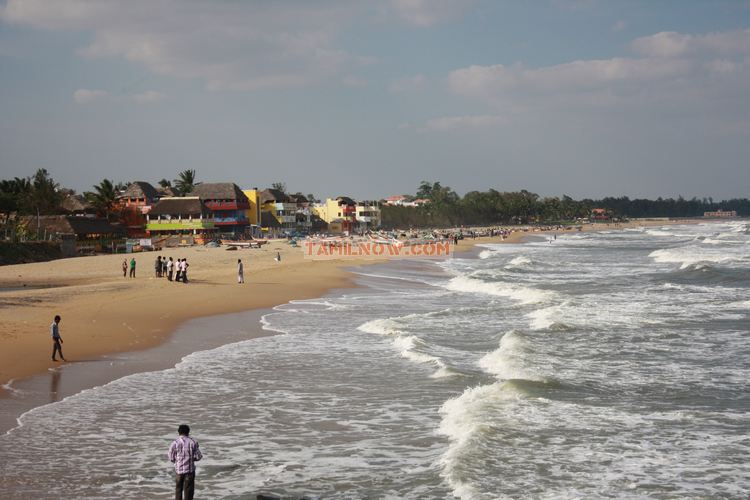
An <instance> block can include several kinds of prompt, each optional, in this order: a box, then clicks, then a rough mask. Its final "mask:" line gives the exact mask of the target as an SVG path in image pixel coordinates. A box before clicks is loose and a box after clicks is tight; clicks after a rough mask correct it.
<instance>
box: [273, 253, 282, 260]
mask: <svg viewBox="0 0 750 500" xmlns="http://www.w3.org/2000/svg"><path fill="white" fill-rule="evenodd" d="M273 260H275V261H276V262H281V252H276V257H275V258H274V259H273Z"/></svg>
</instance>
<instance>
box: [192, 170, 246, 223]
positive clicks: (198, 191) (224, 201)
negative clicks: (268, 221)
mask: <svg viewBox="0 0 750 500" xmlns="http://www.w3.org/2000/svg"><path fill="white" fill-rule="evenodd" d="M190 196H197V197H199V198H200V200H201V201H202V202H203V203H204V204H205V205H206V207H207V208H208V210H209V211H210V212H211V218H212V219H213V220H214V224H215V227H216V229H217V231H218V232H220V233H232V234H235V235H239V234H244V233H245V232H246V230H247V229H248V227H249V226H250V221H249V220H248V217H247V211H248V209H249V208H250V201H249V200H248V198H247V196H246V195H245V193H243V192H242V190H241V189H240V188H239V186H237V184H234V183H232V182H214V183H203V184H198V185H197V186H195V188H194V189H193V192H192V193H190Z"/></svg>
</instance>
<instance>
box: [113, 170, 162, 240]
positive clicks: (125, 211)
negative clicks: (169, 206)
mask: <svg viewBox="0 0 750 500" xmlns="http://www.w3.org/2000/svg"><path fill="white" fill-rule="evenodd" d="M159 198H160V195H159V192H158V191H157V190H156V188H154V186H152V185H151V184H149V183H148V182H144V181H136V182H131V183H130V184H129V185H128V187H127V189H125V191H123V192H122V193H120V194H119V195H118V196H117V201H116V207H115V209H116V210H117V211H118V212H119V213H120V223H121V224H122V225H123V226H124V227H125V230H126V231H127V234H128V236H130V237H134V238H137V237H141V236H145V230H144V226H145V224H146V214H148V212H149V210H151V207H152V206H153V205H154V204H155V203H156V202H158V201H159Z"/></svg>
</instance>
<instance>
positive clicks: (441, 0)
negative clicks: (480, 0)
mask: <svg viewBox="0 0 750 500" xmlns="http://www.w3.org/2000/svg"><path fill="white" fill-rule="evenodd" d="M390 3H391V6H392V8H393V9H394V10H395V12H396V14H397V15H398V16H399V17H400V18H401V19H402V20H404V21H406V22H407V23H410V24H413V25H415V26H432V25H435V24H438V23H440V22H443V21H447V20H449V19H453V18H455V17H457V16H459V15H460V14H462V13H463V12H464V11H465V10H466V9H467V8H468V7H469V6H470V5H471V4H472V3H473V0H391V1H390Z"/></svg>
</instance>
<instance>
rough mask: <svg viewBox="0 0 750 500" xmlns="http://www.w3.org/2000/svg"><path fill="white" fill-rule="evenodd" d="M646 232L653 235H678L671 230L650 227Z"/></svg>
mask: <svg viewBox="0 0 750 500" xmlns="http://www.w3.org/2000/svg"><path fill="white" fill-rule="evenodd" d="M646 234H650V235H651V236H678V235H676V234H675V233H671V232H669V231H661V230H659V229H648V230H647V231H646Z"/></svg>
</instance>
